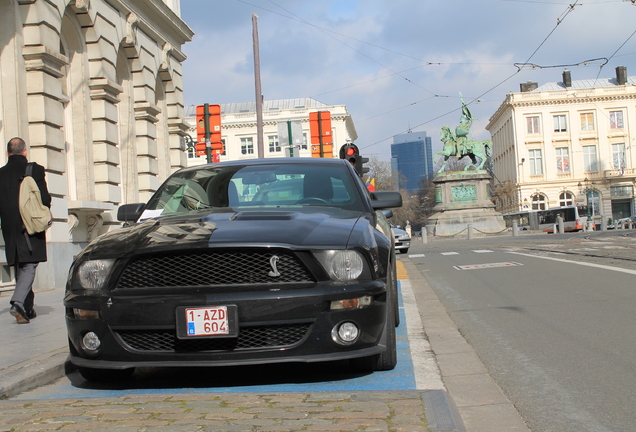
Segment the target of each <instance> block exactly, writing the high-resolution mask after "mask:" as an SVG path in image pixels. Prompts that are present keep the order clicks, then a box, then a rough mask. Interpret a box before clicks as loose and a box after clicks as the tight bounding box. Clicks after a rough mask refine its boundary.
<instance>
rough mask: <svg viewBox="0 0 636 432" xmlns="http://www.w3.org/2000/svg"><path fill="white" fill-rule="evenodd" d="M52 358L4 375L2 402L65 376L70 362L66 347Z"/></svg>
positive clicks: (38, 360)
mask: <svg viewBox="0 0 636 432" xmlns="http://www.w3.org/2000/svg"><path fill="white" fill-rule="evenodd" d="M56 351H57V352H54V353H53V354H52V355H51V356H48V357H46V358H39V359H34V360H33V361H32V362H31V363H29V364H27V365H24V366H21V367H18V368H16V370H9V371H8V372H4V371H3V372H4V373H3V374H2V383H0V400H2V399H8V398H10V397H13V396H17V395H18V394H20V393H23V392H25V391H28V390H31V389H34V388H36V387H40V386H43V385H46V384H50V383H51V382H53V381H55V380H56V379H58V378H61V377H63V376H64V375H65V373H66V369H67V367H68V365H70V362H69V354H68V353H67V352H66V347H64V348H60V349H58V350H56Z"/></svg>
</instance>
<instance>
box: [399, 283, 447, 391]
mask: <svg viewBox="0 0 636 432" xmlns="http://www.w3.org/2000/svg"><path fill="white" fill-rule="evenodd" d="M400 291H401V292H402V303H403V305H404V315H405V316H406V328H407V333H408V338H409V347H410V349H411V360H412V361H413V372H414V374H415V388H416V389H417V390H446V387H444V382H443V381H442V374H441V372H440V370H439V367H438V366H437V360H436V359H435V355H434V354H433V349H432V348H431V344H430V343H429V341H428V339H427V338H426V334H425V333H424V324H422V319H421V318H420V312H419V309H418V307H417V302H416V301H415V294H414V293H413V289H412V288H411V281H409V280H403V279H401V280H400Z"/></svg>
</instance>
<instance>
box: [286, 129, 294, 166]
mask: <svg viewBox="0 0 636 432" xmlns="http://www.w3.org/2000/svg"><path fill="white" fill-rule="evenodd" d="M287 136H288V137H289V157H294V140H293V138H292V128H291V120H287Z"/></svg>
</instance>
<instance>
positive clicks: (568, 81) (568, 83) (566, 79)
mask: <svg viewBox="0 0 636 432" xmlns="http://www.w3.org/2000/svg"><path fill="white" fill-rule="evenodd" d="M563 85H564V86H565V87H572V73H571V72H570V71H569V70H567V69H566V70H564V71H563Z"/></svg>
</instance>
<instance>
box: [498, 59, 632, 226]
mask: <svg viewBox="0 0 636 432" xmlns="http://www.w3.org/2000/svg"><path fill="white" fill-rule="evenodd" d="M562 78H563V81H562V82H553V83H548V84H545V85H543V86H540V87H539V86H538V85H537V83H534V82H528V83H524V84H521V91H520V92H518V93H510V94H509V95H508V96H507V97H506V100H505V101H504V102H503V104H502V105H501V106H500V107H499V109H498V110H497V112H496V113H495V114H494V115H493V116H492V117H491V118H490V122H489V124H488V126H487V127H486V129H487V130H488V131H490V134H491V136H492V141H493V156H492V159H493V163H494V166H493V168H494V173H495V176H496V178H495V188H494V193H493V195H494V198H495V200H496V205H497V210H498V211H500V212H502V213H511V212H516V211H519V210H523V209H544V208H550V207H556V206H561V205H570V204H575V205H585V204H587V201H588V199H589V201H590V204H591V206H592V209H593V214H594V220H595V222H596V223H598V224H600V223H601V220H602V219H603V220H605V221H607V219H609V218H612V219H618V218H622V217H628V216H631V215H634V214H635V213H634V180H635V179H636V169H635V164H636V148H635V147H633V146H632V141H633V139H634V138H636V135H635V131H636V77H628V76H627V71H626V69H625V68H624V67H618V68H616V76H615V77H612V78H609V79H608V78H598V79H591V80H572V76H571V73H570V72H569V71H567V70H566V71H565V72H563V77H562Z"/></svg>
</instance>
